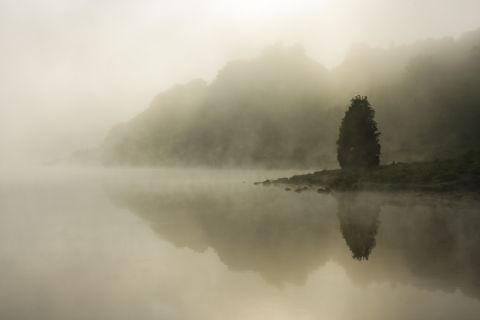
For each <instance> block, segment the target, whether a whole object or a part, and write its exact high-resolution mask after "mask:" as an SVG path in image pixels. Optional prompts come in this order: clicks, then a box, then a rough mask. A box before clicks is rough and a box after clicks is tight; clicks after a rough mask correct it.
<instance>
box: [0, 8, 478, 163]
mask: <svg viewBox="0 0 480 320" xmlns="http://www.w3.org/2000/svg"><path fill="white" fill-rule="evenodd" d="M478 12H480V2H478V1H475V0H463V1H438V0H436V1H433V0H428V1H392V0H389V1H380V0H368V1H354V0H343V1H333V0H322V1H309V0H301V1H294V0H283V1H274V0H267V1H260V0H249V1H217V0H208V1H192V0H190V1H153V0H152V1H131V0H125V1H60V0H57V1H55V0H53V1H52V0H47V1H41V2H39V1H33V0H25V1H21V2H19V1H13V0H3V1H2V2H1V3H0V50H1V52H2V54H1V58H0V70H1V72H0V108H1V109H0V110H1V112H0V115H1V116H0V150H2V151H1V154H2V156H1V157H0V163H1V164H10V163H13V162H15V163H18V162H19V161H34V162H44V161H48V160H50V159H54V158H61V157H64V156H66V155H68V154H69V153H71V152H72V151H74V150H77V149H79V148H83V147H91V146H95V145H97V144H98V143H99V141H101V140H102V139H103V138H104V136H105V134H106V133H107V131H108V130H109V129H110V128H111V127H112V125H114V124H115V123H117V122H119V121H125V120H128V119H129V118H131V117H133V116H134V115H136V114H137V113H139V112H141V111H143V110H144V109H145V108H146V107H147V106H148V104H149V103H150V101H151V100H152V99H153V97H154V96H155V95H156V94H158V93H159V92H161V91H162V90H165V89H167V88H169V87H171V86H172V85H174V84H176V83H185V82H189V81H190V80H192V79H195V78H203V79H206V80H207V81H210V80H212V79H213V78H214V77H215V75H216V73H217V71H218V70H219V69H220V68H221V67H222V66H223V65H224V64H225V63H227V62H228V61H230V60H235V59H241V58H251V57H254V56H256V55H258V54H259V52H261V51H262V50H263V49H264V48H265V47H266V46H268V45H271V44H273V43H277V42H282V43H285V44H294V43H300V44H301V45H303V46H304V48H305V49H306V52H307V54H308V55H309V56H310V57H312V58H314V59H315V60H317V61H318V62H320V63H321V64H323V65H325V66H327V67H329V68H331V67H334V66H335V65H337V64H339V63H340V62H341V61H342V59H343V57H344V55H345V54H346V52H347V51H348V49H349V47H350V46H351V45H352V44H355V43H359V42H364V43H367V44H369V45H370V46H380V47H389V46H399V45H402V44H409V43H412V42H415V41H416V40H420V39H425V38H430V37H434V38H442V37H445V36H451V37H457V36H459V35H460V34H461V33H462V32H465V31H469V30H472V29H475V28H478V27H479V20H478Z"/></svg>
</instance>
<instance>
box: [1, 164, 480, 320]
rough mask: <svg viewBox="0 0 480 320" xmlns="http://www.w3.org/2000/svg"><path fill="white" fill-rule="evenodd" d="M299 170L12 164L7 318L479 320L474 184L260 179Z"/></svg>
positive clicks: (5, 260) (6, 228)
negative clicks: (457, 189)
mask: <svg viewBox="0 0 480 320" xmlns="http://www.w3.org/2000/svg"><path fill="white" fill-rule="evenodd" d="M286 174H289V173H285V172H283V173H281V172H272V171H270V172H267V171H247V170H243V171H231V170H180V169H174V170H162V169H156V170H150V169H137V170H87V169H82V170H75V171H71V170H66V169H64V170H60V169H54V168H52V169H48V170H41V171H38V170H29V171H23V172H22V173H16V172H15V173H12V172H3V173H2V179H1V182H0V274H1V278H2V280H1V281H0V318H1V319H219V320H220V319H222V320H223V319H374V320H375V319H452V318H457V319H479V318H480V233H479V232H478V230H480V210H479V209H480V201H479V200H478V199H477V198H476V197H475V196H472V195H468V196H467V195H463V196H460V195H455V196H452V195H449V196H445V195H442V196H435V195H425V194H423V195H419V194H394V193H388V194H381V193H335V194H318V193H316V192H314V191H306V192H302V193H295V192H291V191H290V192H287V191H285V190H284V189H283V188H279V187H273V186H271V187H263V186H254V185H253V182H254V181H257V180H263V179H266V178H272V177H279V176H284V175H286Z"/></svg>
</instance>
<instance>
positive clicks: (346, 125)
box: [337, 96, 380, 169]
mask: <svg viewBox="0 0 480 320" xmlns="http://www.w3.org/2000/svg"><path fill="white" fill-rule="evenodd" d="M374 117H375V110H373V108H372V107H371V106H370V103H369V102H368V99H367V97H362V96H356V97H354V98H353V99H352V100H351V105H350V107H349V108H348V110H347V111H346V112H345V116H344V118H343V120H342V123H341V126H340V134H339V137H338V140H337V159H338V162H339V164H340V167H341V168H342V169H345V168H372V167H376V166H378V165H379V163H380V143H379V141H378V137H379V135H380V132H379V131H378V128H377V123H376V122H375V119H374Z"/></svg>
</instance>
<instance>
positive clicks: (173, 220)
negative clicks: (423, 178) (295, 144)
mask: <svg viewBox="0 0 480 320" xmlns="http://www.w3.org/2000/svg"><path fill="white" fill-rule="evenodd" d="M108 193H109V195H110V198H111V199H112V201H113V202H114V203H115V204H116V205H117V206H120V207H123V208H127V209H128V210H129V211H131V212H132V213H134V214H136V215H138V216H139V217H141V218H142V219H143V220H145V221H146V222H147V223H148V224H149V225H150V226H151V228H152V229H153V231H154V232H155V233H156V235H157V236H158V237H159V238H161V239H163V240H165V241H168V242H170V243H171V244H173V245H175V246H177V247H187V248H190V249H192V250H195V251H197V252H204V251H205V250H207V249H208V248H211V249H212V250H214V251H215V252H216V254H217V255H218V257H219V258H220V260H221V261H222V262H223V263H224V264H225V265H226V266H228V267H229V268H230V269H231V270H234V271H254V272H257V273H259V274H260V275H261V276H262V277H263V278H264V279H265V280H266V281H268V282H270V283H272V284H274V285H277V286H282V285H283V284H285V283H294V284H299V285H301V284H304V283H305V282H306V281H307V279H308V275H309V274H310V273H312V272H313V271H315V270H317V269H318V268H320V267H321V266H322V265H324V264H325V263H326V262H328V261H333V262H335V263H337V264H339V265H341V266H342V267H343V268H344V270H345V271H346V273H347V274H348V276H349V277H350V278H351V279H352V280H353V281H355V282H357V283H359V284H369V283H373V282H388V283H402V284H410V285H414V286H416V287H419V288H423V289H429V290H443V291H446V292H452V291H455V290H461V291H462V292H463V293H465V294H467V295H469V296H473V297H476V298H480V233H479V232H478V230H480V211H479V209H480V201H478V199H464V198H460V199H455V198H452V197H447V198H445V197H444V198H437V197H434V196H420V195H409V194H392V193H389V194H381V193H357V194H355V193H344V194H335V195H318V194H316V193H313V192H304V193H302V194H296V193H288V192H284V191H282V190H279V189H277V188H274V187H267V188H255V187H247V186H241V187H238V186H235V187H233V186H209V187H205V186H202V187H200V186H197V187H178V186H177V187H160V186H158V187H155V186H151V185H150V186H148V187H145V186H144V187H139V186H136V187H126V186H122V187H119V186H116V187H109V188H108ZM342 238H343V239H342ZM352 257H353V259H352ZM367 260H368V261H367Z"/></svg>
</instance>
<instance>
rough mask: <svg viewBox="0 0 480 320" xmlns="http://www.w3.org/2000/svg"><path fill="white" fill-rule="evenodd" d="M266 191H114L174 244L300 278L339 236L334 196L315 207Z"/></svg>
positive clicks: (272, 274) (240, 266)
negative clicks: (265, 193)
mask: <svg viewBox="0 0 480 320" xmlns="http://www.w3.org/2000/svg"><path fill="white" fill-rule="evenodd" d="M254 191H256V190H254ZM271 191H272V192H273V193H272V194H271V197H266V198H265V197H264V196H261V197H258V196H255V193H254V192H251V191H249V192H242V191H240V192H228V190H215V191H213V190H210V192H207V191H206V190H204V191H199V192H179V193H171V192H167V193H161V192H139V191H138V190H137V191H135V190H123V191H117V192H115V193H114V194H113V197H114V199H115V202H116V203H117V204H119V205H121V206H124V207H126V208H128V209H129V210H131V211H132V212H134V213H135V214H138V215H139V216H141V217H142V218H143V219H145V220H146V221H148V223H149V224H150V225H151V227H152V229H153V230H154V231H155V232H156V233H157V234H158V236H159V237H161V238H162V239H165V240H167V241H169V242H171V243H173V244H174V245H176V246H179V247H188V248H190V249H193V250H195V251H203V250H205V249H207V248H208V247H211V248H212V249H214V250H215V251H216V253H217V254H218V256H219V258H220V259H221V260H222V261H223V262H224V263H225V264H226V265H227V266H228V267H229V268H230V269H232V270H238V271H247V270H253V271H256V272H259V273H260V274H261V275H262V277H264V278H265V279H266V280H268V281H269V282H272V283H275V284H277V285H280V284H282V283H284V282H292V283H298V284H300V283H304V282H305V280H306V277H307V275H308V274H309V273H310V272H311V271H313V270H315V269H316V268H318V266H320V265H322V264H324V263H325V262H326V261H327V259H328V257H329V255H330V254H329V252H328V250H330V248H331V245H330V244H329V242H331V241H332V239H336V238H338V234H337V227H336V223H337V222H336V219H335V215H334V212H335V202H334V200H333V199H332V198H330V197H329V198H330V199H327V207H326V208H325V210H324V211H322V212H319V209H318V207H317V206H314V205H312V206H305V205H302V201H303V200H302V199H300V198H296V197H294V196H292V197H291V198H289V199H285V198H281V197H277V196H278V195H279V193H278V192H276V190H271ZM280 195H283V193H280ZM302 196H304V195H302ZM305 196H306V197H310V198H312V199H314V198H318V196H317V197H316V195H314V194H312V195H310V196H309V195H305Z"/></svg>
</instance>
